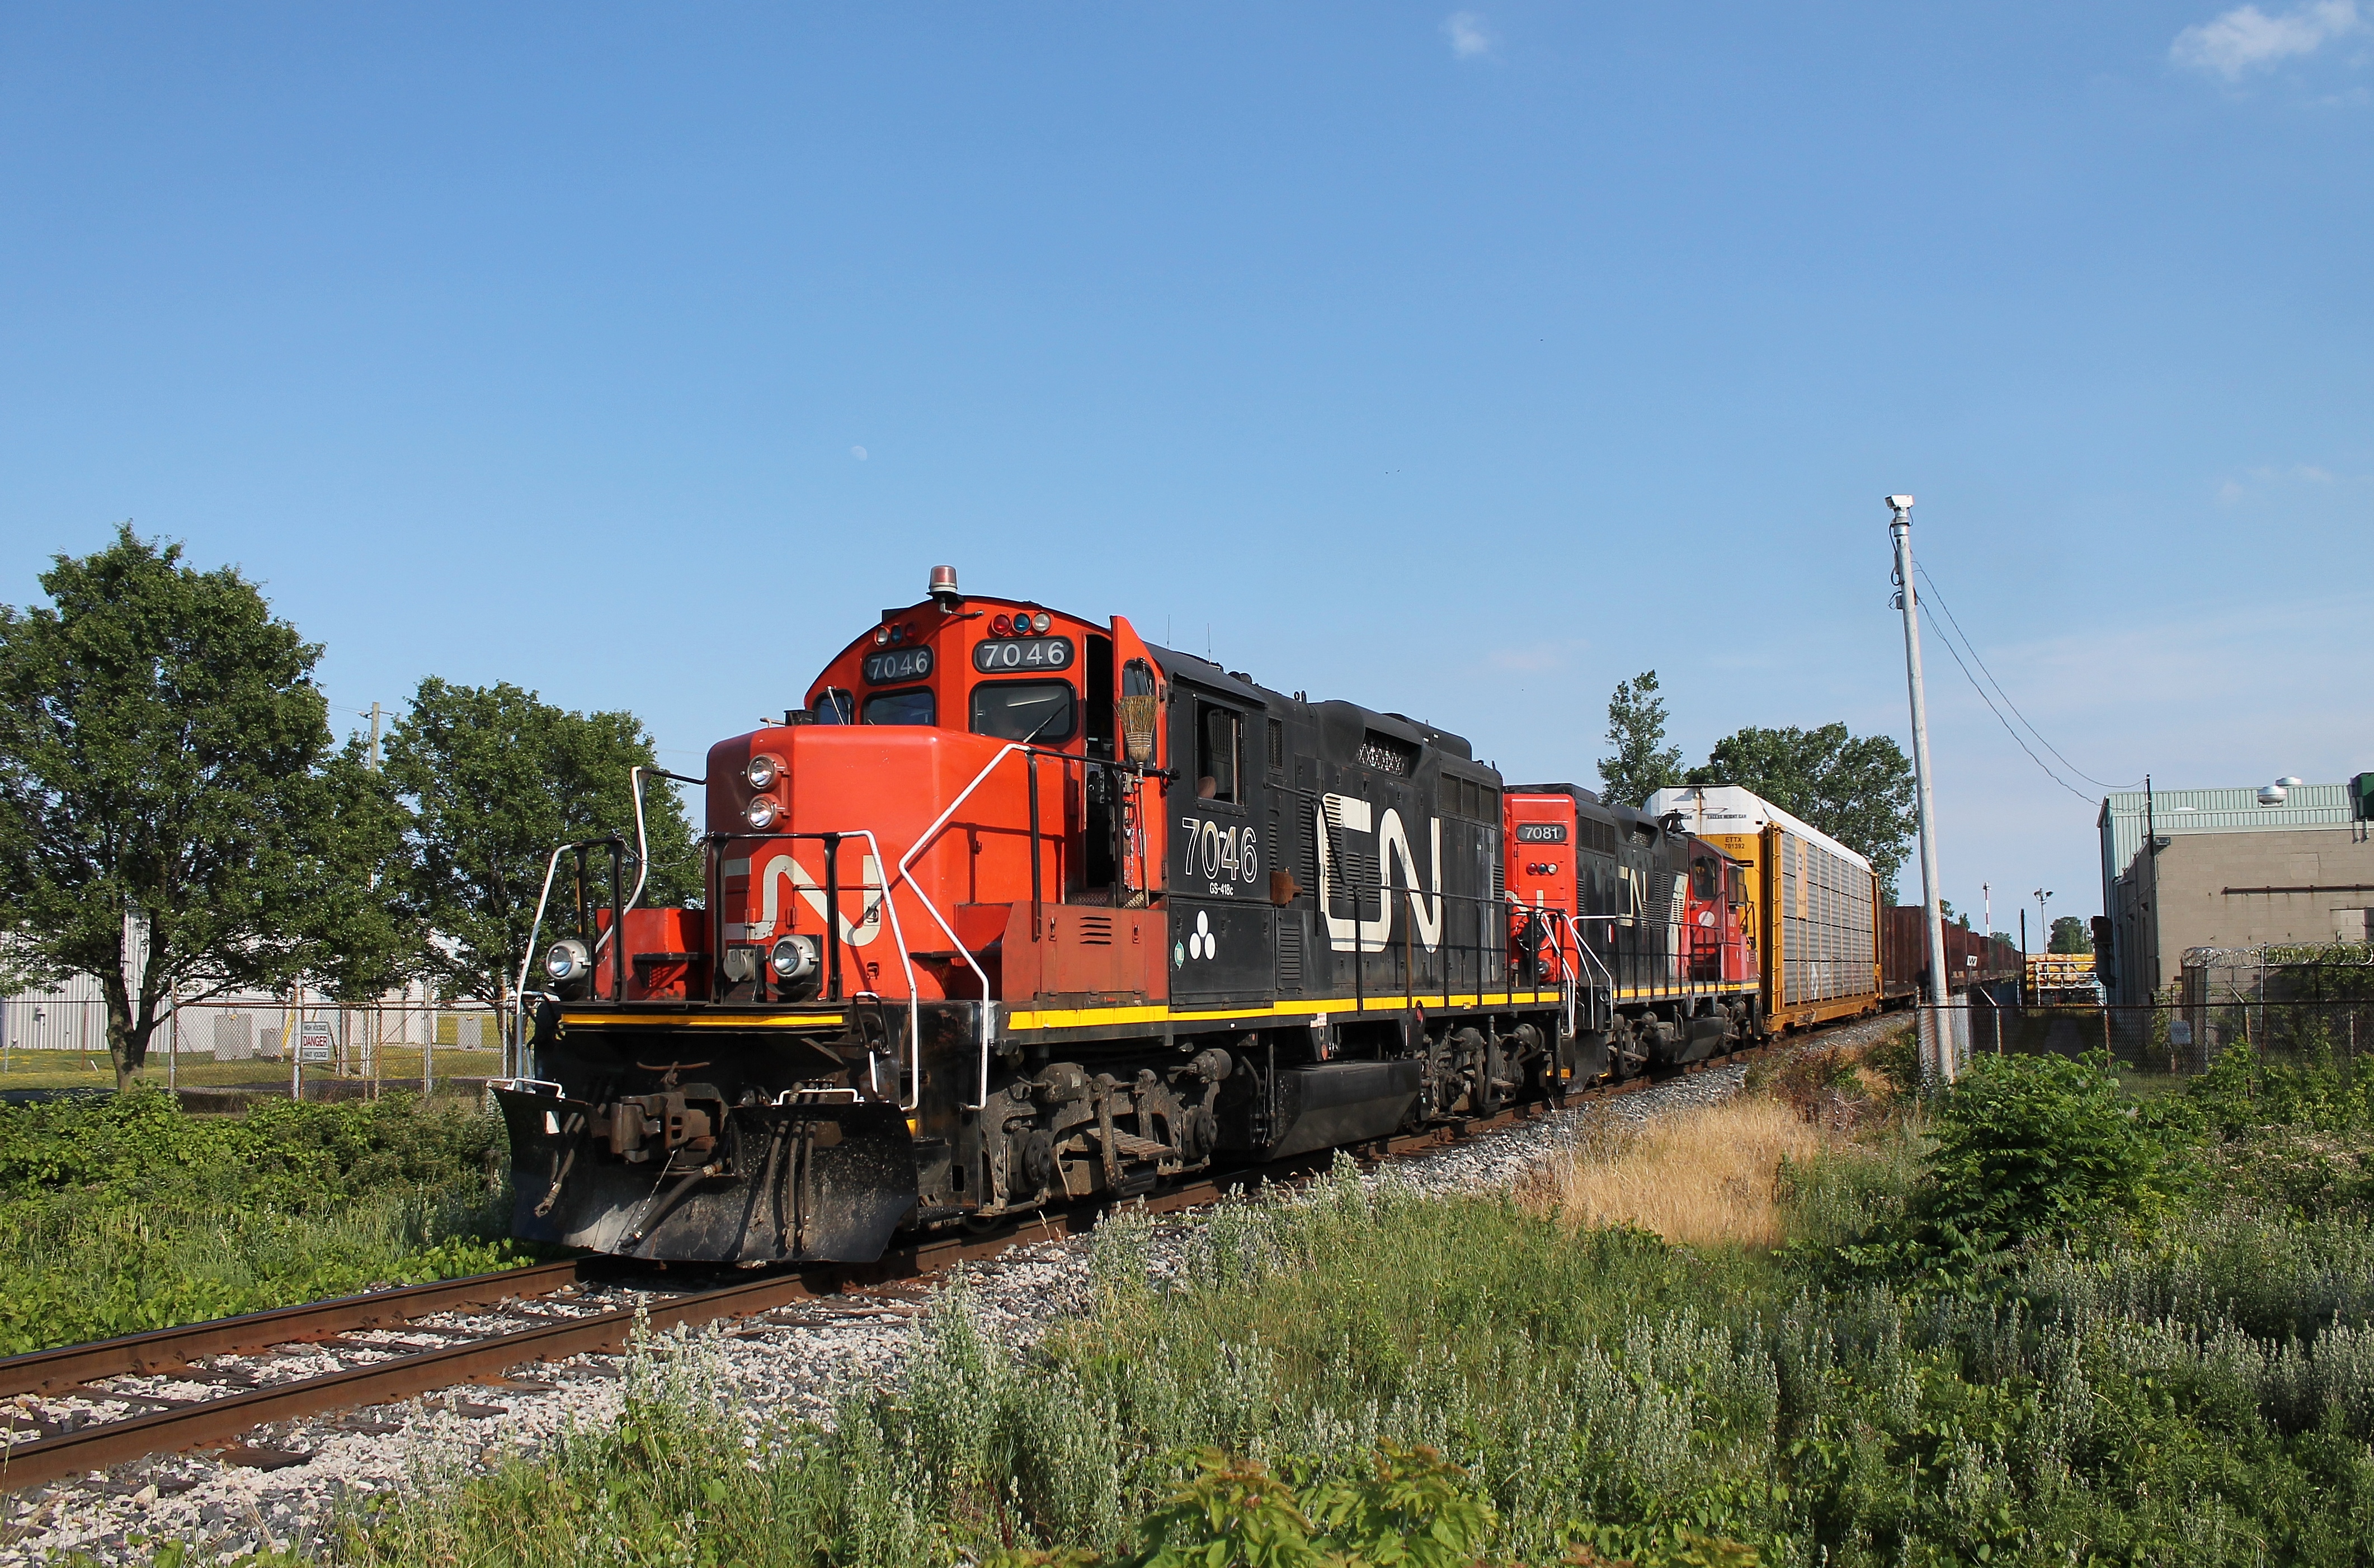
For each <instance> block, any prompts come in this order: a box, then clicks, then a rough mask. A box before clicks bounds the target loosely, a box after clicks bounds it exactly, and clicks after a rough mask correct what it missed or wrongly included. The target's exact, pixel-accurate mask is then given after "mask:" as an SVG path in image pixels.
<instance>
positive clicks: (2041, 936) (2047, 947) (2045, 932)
mask: <svg viewBox="0 0 2374 1568" xmlns="http://www.w3.org/2000/svg"><path fill="white" fill-rule="evenodd" d="M2051 897H2052V890H2051V888H2049V887H2039V888H2038V889H2037V890H2036V940H2037V941H2039V942H2042V943H2043V944H2044V949H2043V950H2044V951H2045V952H2047V953H2050V952H2051V951H2052V922H2051V920H2049V919H2046V918H2045V915H2044V906H2045V905H2046V903H2048V902H2049V901H2050V900H2051Z"/></svg>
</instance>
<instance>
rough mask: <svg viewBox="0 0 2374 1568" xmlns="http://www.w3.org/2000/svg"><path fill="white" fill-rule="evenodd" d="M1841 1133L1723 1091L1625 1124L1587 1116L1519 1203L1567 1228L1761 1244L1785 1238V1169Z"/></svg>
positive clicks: (1777, 1104)
mask: <svg viewBox="0 0 2374 1568" xmlns="http://www.w3.org/2000/svg"><path fill="white" fill-rule="evenodd" d="M1843 1141H1844V1140H1843V1138H1842V1137H1841V1136H1840V1135H1839V1134H1838V1133H1836V1132H1832V1131H1826V1129H1824V1128H1823V1127H1822V1126H1821V1125H1820V1124H1818V1123H1815V1122H1810V1121H1808V1120H1806V1118H1805V1117H1804V1116H1802V1115H1801V1114H1799V1113H1798V1111H1797V1110H1796V1109H1795V1108H1794V1107H1793V1106H1790V1105H1788V1104H1786V1103H1785V1102H1782V1101H1780V1100H1777V1099H1766V1098H1762V1097H1756V1098H1740V1099H1733V1100H1727V1101H1725V1102H1723V1103H1722V1104H1720V1105H1715V1106H1706V1107H1703V1108H1701V1109H1697V1110H1690V1111H1685V1112H1682V1113H1680V1114H1679V1115H1675V1116H1670V1117H1663V1118H1662V1119H1660V1120H1657V1121H1652V1122H1650V1123H1649V1124H1647V1125H1646V1126H1644V1127H1640V1128H1637V1129H1628V1128H1625V1127H1623V1126H1622V1125H1621V1124H1619V1123H1616V1121H1615V1119H1614V1118H1613V1117H1594V1118H1593V1119H1592V1121H1591V1122H1588V1123H1586V1124H1585V1127H1584V1129H1583V1131H1582V1132H1581V1135H1580V1136H1578V1137H1577V1138H1576V1140H1575V1141H1574V1143H1573V1145H1572V1146H1571V1148H1570V1149H1569V1150H1568V1151H1567V1152H1566V1153H1564V1154H1563V1155H1562V1156H1561V1157H1559V1158H1557V1159H1556V1160H1553V1161H1551V1162H1549V1163H1548V1164H1545V1165H1544V1166H1542V1167H1540V1168H1539V1169H1538V1170H1537V1171H1536V1172H1534V1174H1533V1175H1531V1176H1529V1177H1528V1179H1527V1180H1526V1181H1525V1182H1524V1184H1523V1185H1522V1188H1521V1193H1522V1199H1523V1201H1524V1202H1525V1204H1526V1206H1527V1207H1528V1208H1530V1209H1533V1210H1534V1211H1543V1212H1554V1213H1556V1214H1557V1218H1558V1220H1559V1222H1560V1223H1562V1224H1564V1225H1565V1226H1566V1228H1567V1229H1568V1230H1569V1231H1572V1230H1575V1229H1578V1228H1581V1227H1585V1226H1592V1227H1597V1226H1607V1225H1631V1226H1636V1227H1638V1228H1639V1229H1641V1230H1645V1231H1653V1232H1655V1233H1656V1234H1657V1235H1661V1236H1663V1238H1664V1239H1665V1240H1667V1241H1669V1242H1675V1243H1677V1244H1680V1245H1683V1246H1747V1247H1751V1248H1764V1249H1769V1248H1771V1247H1775V1246H1780V1244H1781V1243H1782V1242H1783V1241H1784V1240H1786V1239H1787V1230H1788V1226H1787V1219H1786V1205H1785V1203H1784V1201H1783V1200H1784V1199H1785V1197H1786V1185H1787V1172H1788V1170H1789V1169H1790V1167H1792V1166H1794V1165H1803V1164H1808V1163H1810V1162H1811V1161H1813V1160H1814V1159H1816V1157H1817V1156H1819V1155H1820V1154H1822V1153H1824V1152H1825V1151H1827V1150H1828V1149H1830V1148H1832V1147H1834V1146H1836V1145H1837V1144H1839V1143H1840V1142H1843Z"/></svg>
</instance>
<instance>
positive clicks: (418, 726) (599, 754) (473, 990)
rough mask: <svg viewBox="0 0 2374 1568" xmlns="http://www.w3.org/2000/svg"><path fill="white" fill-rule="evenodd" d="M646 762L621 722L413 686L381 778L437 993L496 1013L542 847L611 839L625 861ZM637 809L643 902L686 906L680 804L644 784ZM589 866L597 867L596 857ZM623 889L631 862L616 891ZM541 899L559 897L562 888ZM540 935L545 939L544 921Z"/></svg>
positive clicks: (637, 726)
mask: <svg viewBox="0 0 2374 1568" xmlns="http://www.w3.org/2000/svg"><path fill="white" fill-rule="evenodd" d="M636 766H641V767H644V768H652V767H654V766H657V764H656V762H655V761H654V759H653V755H652V740H651V736H650V735H648V734H647V733H645V732H644V730H643V727H642V724H641V720H637V719H636V718H635V716H634V715H633V714H631V713H572V712H570V711H568V710H567V709H565V708H556V707H554V706H553V705H552V704H550V703H547V702H544V701H542V700H540V699H539V698H538V697H537V696H536V694H535V693H534V692H530V691H523V690H521V689H520V688H519V687H517V686H514V685H509V684H508V683H505V684H499V685H492V686H460V685H450V684H449V683H447V682H444V681H441V680H439V679H437V678H436V677H434V676H431V677H429V679H428V680H425V681H423V682H421V683H420V689H419V690H418V692H417V693H416V694H415V695H414V696H413V699H412V706H411V709H410V711H409V712H407V713H406V714H405V717H404V718H403V719H402V720H399V721H398V723H397V724H396V726H395V729H394V733H393V734H392V736H391V737H390V739H389V741H388V748H387V773H388V777H389V778H390V779H392V780H393V781H394V786H395V788H396V789H397V790H401V791H402V792H403V794H404V795H405V797H406V798H407V799H408V800H409V801H410V802H411V804H412V823H411V855H410V857H409V860H408V862H407V864H406V867H405V880H406V883H407V896H406V898H405V907H406V909H407V911H408V913H409V915H410V918H411V919H414V920H416V921H417V922H418V923H419V925H420V926H421V927H422V928H423V929H425V930H429V931H432V932H434V933H435V940H434V941H432V942H430V943H429V948H428V950H427V953H426V954H425V955H424V966H425V969H426V971H427V973H428V974H429V976H430V977H432V978H433V979H434V980H435V981H436V982H437V983H438V985H439V987H440V988H441V990H442V991H443V992H444V994H446V995H448V996H467V997H475V998H476V999H478V1000H482V1001H486V1002H488V1003H489V1004H492V1005H494V1006H498V1007H499V1006H501V1005H503V1004H504V1003H505V1002H506V1001H507V1000H509V999H510V997H511V989H512V988H513V986H514V985H515V984H516V983H517V979H518V976H519V970H520V964H521V960H522V959H523V957H524V956H525V955H526V953H527V944H528V940H529V936H530V926H531V924H532V923H533V921H534V920H535V903H536V895H537V893H538V892H539V890H540V889H541V888H542V886H543V883H544V872H545V865H546V860H547V859H548V858H549V857H550V855H551V853H552V850H553V847H554V846H555V845H558V844H560V843H563V842H565V841H569V840H575V839H585V838H599V837H609V836H612V835H616V836H617V837H621V838H623V839H625V840H626V843H627V853H628V856H629V860H631V859H632V857H633V854H634V848H635V806H634V796H633V794H632V792H631V791H630V790H629V783H628V772H629V769H630V768H633V767H636ZM643 810H644V821H645V825H646V831H647V834H648V837H649V838H650V842H651V860H652V863H651V872H650V879H649V882H648V884H647V885H646V887H645V889H644V893H643V896H642V903H643V904H645V905H670V904H683V903H685V902H687V901H688V900H690V899H693V898H697V897H698V896H699V893H700V885H701V877H700V854H699V849H698V848H697V847H696V846H695V844H694V842H693V836H692V826H691V824H690V823H689V821H688V820H687V818H686V815H685V811H684V803H683V802H682V800H680V799H679V798H678V796H677V795H676V791H675V790H674V789H673V788H671V787H669V786H668V785H667V784H666V783H665V782H664V781H661V782H658V783H653V782H652V781H651V780H650V779H649V778H646V780H645V782H644V786H643ZM595 863H596V864H598V865H600V866H602V867H605V868H606V866H607V860H606V857H599V856H597V857H596V858H595ZM605 874H606V871H605ZM634 880H635V871H634V868H633V866H632V865H631V864H629V867H628V870H627V888H626V891H628V892H631V891H632V890H633V887H634ZM553 899H554V903H555V905H556V907H559V906H563V905H565V904H567V903H569V902H570V895H569V894H568V891H567V888H566V886H565V884H563V883H555V885H554V889H553ZM564 918H565V917H564ZM545 934H546V936H550V935H553V934H557V933H556V926H555V920H554V918H553V917H552V916H547V918H546V930H545Z"/></svg>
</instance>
